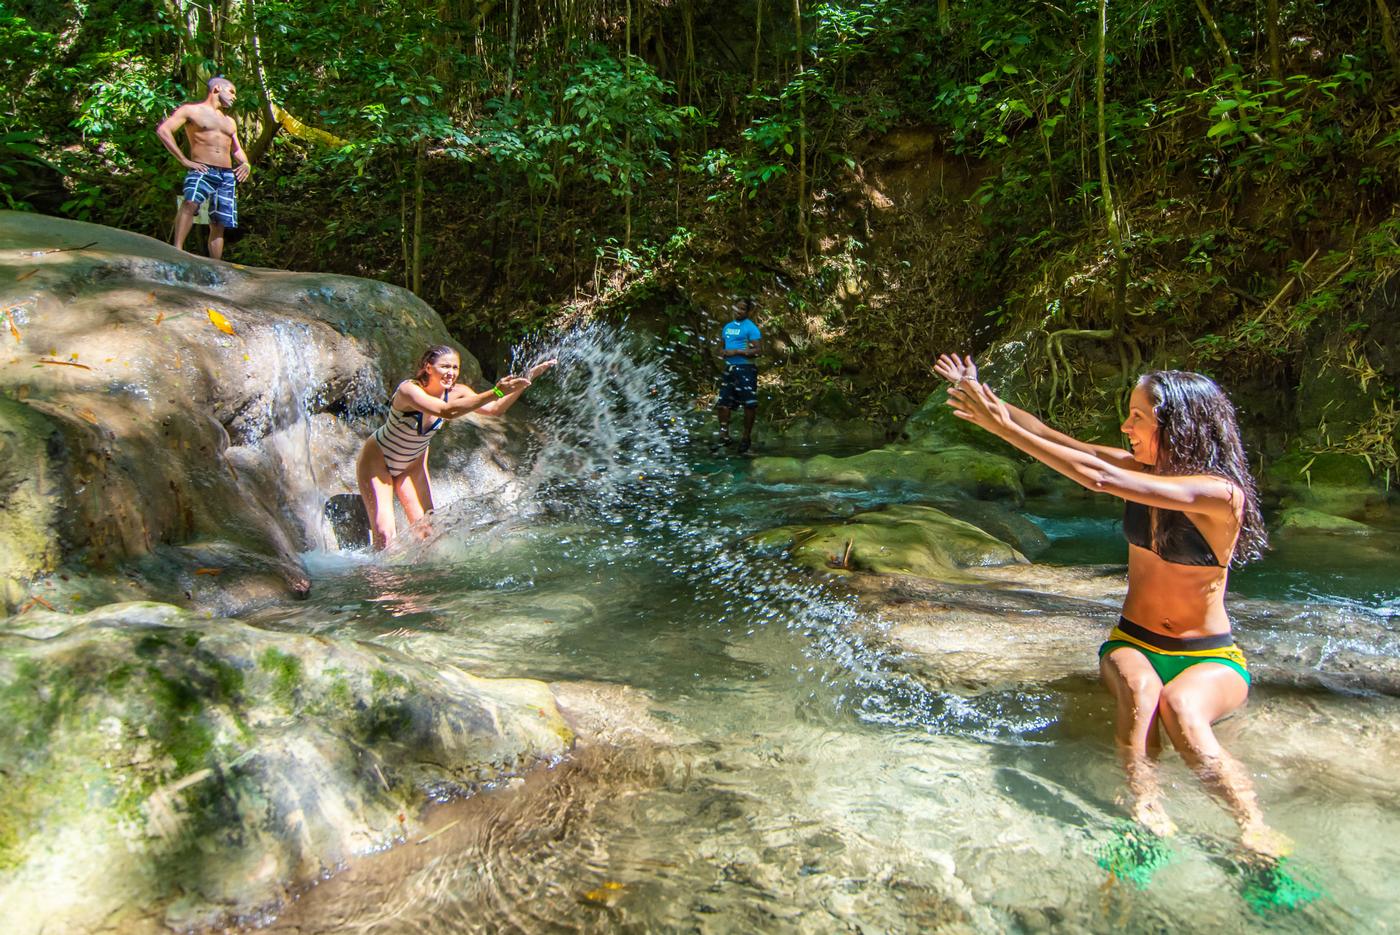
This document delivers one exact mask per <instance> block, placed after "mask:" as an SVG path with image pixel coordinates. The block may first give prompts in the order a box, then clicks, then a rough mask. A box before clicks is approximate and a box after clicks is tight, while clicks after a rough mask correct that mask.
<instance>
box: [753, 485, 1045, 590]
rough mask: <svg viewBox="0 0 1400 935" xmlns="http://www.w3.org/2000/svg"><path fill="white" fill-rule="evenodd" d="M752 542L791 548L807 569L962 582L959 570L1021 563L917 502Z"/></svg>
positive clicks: (1016, 555) (993, 541)
mask: <svg viewBox="0 0 1400 935" xmlns="http://www.w3.org/2000/svg"><path fill="white" fill-rule="evenodd" d="M751 541H752V542H754V543H755V544H756V545H758V546H759V547H760V548H787V549H790V555H791V557H792V559H793V560H794V561H796V562H797V563H798V564H801V565H804V566H807V567H809V568H815V569H832V570H837V571H842V572H850V571H858V570H864V571H873V572H882V573H890V574H901V573H904V574H917V575H923V576H925V577H929V578H950V579H955V580H967V574H966V572H965V571H964V569H968V568H972V567H978V566H989V565H1005V564H1009V563H1015V562H1019V563H1024V562H1025V561H1026V558H1025V556H1024V555H1022V554H1021V553H1020V552H1018V551H1016V550H1015V549H1014V548H1012V547H1011V546H1009V545H1007V544H1006V543H1005V542H1002V541H1001V540H1000V539H997V538H996V537H994V536H992V535H990V534H988V533H986V532H984V531H983V530H981V529H979V528H978V527H977V526H974V525H972V524H971V523H968V522H965V521H963V520H960V519H956V518H954V517H953V516H951V515H949V514H948V513H946V512H944V511H943V510H940V509H937V508H936V507H931V506H921V505H918V504H901V505H895V506H889V507H886V508H884V509H881V510H872V511H869V512H864V513H857V514H855V515H854V516H852V517H851V518H850V519H849V520H847V521H845V522H843V523H814V524H811V525H804V526H779V527H778V528H776V529H770V530H768V531H766V532H762V533H759V534H757V535H756V536H754V537H752V540H751Z"/></svg>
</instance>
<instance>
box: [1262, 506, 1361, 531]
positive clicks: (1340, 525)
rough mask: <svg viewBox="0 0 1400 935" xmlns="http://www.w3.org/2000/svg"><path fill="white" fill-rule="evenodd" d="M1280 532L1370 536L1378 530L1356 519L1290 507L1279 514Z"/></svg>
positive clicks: (1299, 507)
mask: <svg viewBox="0 0 1400 935" xmlns="http://www.w3.org/2000/svg"><path fill="white" fill-rule="evenodd" d="M1277 528H1278V531H1279V532H1283V533H1289V532H1301V533H1309V532H1319V533H1349V534H1353V535H1355V534H1360V535H1369V534H1371V533H1374V532H1378V530H1377V529H1376V528H1375V527H1373V526H1368V525H1366V524H1365V523H1358V522H1357V521H1356V520H1354V519H1347V518H1346V517H1344V516H1333V515H1332V514H1331V513H1323V512H1322V511H1321V510H1310V509H1308V508H1307V507H1301V506H1294V507H1289V508H1288V509H1286V510H1284V511H1283V512H1282V513H1280V514H1279V519H1278V527H1277Z"/></svg>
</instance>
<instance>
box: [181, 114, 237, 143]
mask: <svg viewBox="0 0 1400 935" xmlns="http://www.w3.org/2000/svg"><path fill="white" fill-rule="evenodd" d="M185 127H186V129H187V130H189V132H190V135H192V136H197V137H200V138H201V139H203V138H207V137H208V136H209V135H210V134H221V135H223V136H229V137H231V136H233V131H234V122H233V119H232V118H230V117H225V116H224V115H223V114H220V113H198V112H196V113H194V114H191V115H190V118H189V121H188V122H187V123H186V124H185Z"/></svg>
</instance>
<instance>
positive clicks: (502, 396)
mask: <svg viewBox="0 0 1400 935" xmlns="http://www.w3.org/2000/svg"><path fill="white" fill-rule="evenodd" d="M491 392H493V393H495V394H496V395H497V396H499V397H501V398H502V399H505V396H506V394H505V393H502V392H501V388H500V387H499V386H493V387H491Z"/></svg>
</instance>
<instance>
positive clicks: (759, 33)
mask: <svg viewBox="0 0 1400 935" xmlns="http://www.w3.org/2000/svg"><path fill="white" fill-rule="evenodd" d="M753 8H754V15H753V84H752V85H750V87H749V93H750V94H757V93H758V60H759V55H758V53H759V51H760V50H761V49H762V48H763V0H754V5H753Z"/></svg>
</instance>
